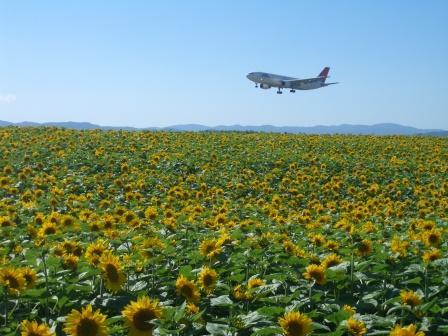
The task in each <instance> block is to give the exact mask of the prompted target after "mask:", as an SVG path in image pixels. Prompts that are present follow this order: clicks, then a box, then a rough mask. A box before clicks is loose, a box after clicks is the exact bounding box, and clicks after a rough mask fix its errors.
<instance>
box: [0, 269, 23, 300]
mask: <svg viewBox="0 0 448 336" xmlns="http://www.w3.org/2000/svg"><path fill="white" fill-rule="evenodd" d="M0 284H1V285H2V286H5V287H6V288H8V292H9V294H11V295H18V294H20V292H22V291H23V290H24V289H25V278H24V277H23V273H22V271H21V270H20V269H18V268H12V267H7V268H3V269H0Z"/></svg>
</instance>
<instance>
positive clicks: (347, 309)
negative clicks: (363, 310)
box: [342, 304, 356, 316]
mask: <svg viewBox="0 0 448 336" xmlns="http://www.w3.org/2000/svg"><path fill="white" fill-rule="evenodd" d="M342 310H343V311H345V312H346V313H348V314H350V316H352V315H355V314H356V308H355V307H352V306H350V305H347V304H345V305H344V306H343V307H342Z"/></svg>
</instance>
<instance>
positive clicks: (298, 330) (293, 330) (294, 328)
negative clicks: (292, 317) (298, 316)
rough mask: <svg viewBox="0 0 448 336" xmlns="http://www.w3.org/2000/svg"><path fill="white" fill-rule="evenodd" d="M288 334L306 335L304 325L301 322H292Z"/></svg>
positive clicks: (295, 335) (294, 335) (293, 335)
mask: <svg viewBox="0 0 448 336" xmlns="http://www.w3.org/2000/svg"><path fill="white" fill-rule="evenodd" d="M287 330H288V334H289V335H291V336H302V335H304V332H303V331H304V330H303V325H302V324H301V323H299V322H296V321H292V322H290V323H289V325H288V327H287Z"/></svg>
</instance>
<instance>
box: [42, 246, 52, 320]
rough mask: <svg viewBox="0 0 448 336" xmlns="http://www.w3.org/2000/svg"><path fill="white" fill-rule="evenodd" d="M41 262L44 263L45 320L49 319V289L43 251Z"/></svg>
mask: <svg viewBox="0 0 448 336" xmlns="http://www.w3.org/2000/svg"><path fill="white" fill-rule="evenodd" d="M42 264H43V265H44V277H45V318H46V322H47V323H48V321H49V317H50V316H49V315H50V311H49V303H48V298H49V296H50V291H49V290H48V269H47V262H46V260H45V252H43V253H42Z"/></svg>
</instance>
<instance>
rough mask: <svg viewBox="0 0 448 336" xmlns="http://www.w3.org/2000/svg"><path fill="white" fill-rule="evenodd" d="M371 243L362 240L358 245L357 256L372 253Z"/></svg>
mask: <svg viewBox="0 0 448 336" xmlns="http://www.w3.org/2000/svg"><path fill="white" fill-rule="evenodd" d="M372 249H373V248H372V242H371V241H370V240H368V239H363V240H362V241H361V242H359V244H358V254H359V255H361V256H367V255H369V254H370V253H372Z"/></svg>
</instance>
